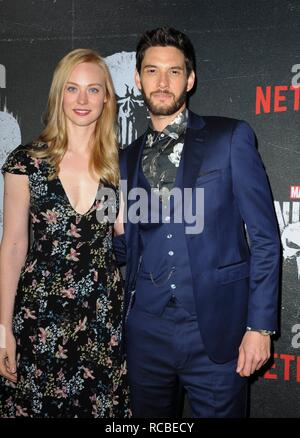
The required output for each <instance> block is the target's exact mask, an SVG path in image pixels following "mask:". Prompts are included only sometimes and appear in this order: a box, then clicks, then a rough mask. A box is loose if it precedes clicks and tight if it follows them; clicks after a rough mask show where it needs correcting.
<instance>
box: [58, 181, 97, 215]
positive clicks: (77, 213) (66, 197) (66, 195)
mask: <svg viewBox="0 0 300 438" xmlns="http://www.w3.org/2000/svg"><path fill="white" fill-rule="evenodd" d="M56 178H57V181H58V183H59V185H60V187H61V188H62V191H63V194H64V197H65V199H66V201H67V203H68V204H69V206H70V208H71V209H72V210H73V212H74V213H75V215H76V216H86V215H87V214H88V213H89V212H90V211H91V210H92V208H93V207H94V205H95V202H96V200H97V194H98V191H99V187H100V184H101V181H100V180H99V182H98V186H97V190H96V193H95V196H94V201H93V203H92V205H91V206H90V208H89V209H88V210H87V211H86V212H84V213H79V212H78V211H76V210H75V208H74V207H73V205H72V204H71V202H70V198H69V196H68V194H67V192H66V189H65V188H64V185H63V183H62V181H61V179H60V177H59V176H57V177H56Z"/></svg>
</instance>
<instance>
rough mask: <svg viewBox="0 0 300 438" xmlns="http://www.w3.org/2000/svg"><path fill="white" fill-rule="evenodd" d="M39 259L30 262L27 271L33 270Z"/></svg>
mask: <svg viewBox="0 0 300 438" xmlns="http://www.w3.org/2000/svg"><path fill="white" fill-rule="evenodd" d="M36 262H37V259H35V260H34V262H32V263H30V264H29V265H28V266H27V268H26V269H25V272H32V271H33V269H34V267H35V265H36Z"/></svg>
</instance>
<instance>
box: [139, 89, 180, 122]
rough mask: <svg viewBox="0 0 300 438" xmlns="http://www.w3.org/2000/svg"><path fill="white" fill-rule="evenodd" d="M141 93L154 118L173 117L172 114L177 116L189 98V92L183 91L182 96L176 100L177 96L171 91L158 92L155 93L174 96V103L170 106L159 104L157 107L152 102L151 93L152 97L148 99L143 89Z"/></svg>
mask: <svg viewBox="0 0 300 438" xmlns="http://www.w3.org/2000/svg"><path fill="white" fill-rule="evenodd" d="M141 92H142V95H143V98H144V101H145V105H146V107H147V108H148V110H149V111H150V113H152V114H153V115H154V116H171V115H172V114H175V113H176V112H177V111H178V110H179V109H180V108H181V107H182V105H183V104H184V103H185V102H186V97H187V91H186V90H183V92H182V93H181V94H180V96H179V97H178V98H177V99H176V100H175V95H174V94H173V93H170V92H169V91H161V90H157V91H155V92H154V93H157V92H160V93H166V94H168V95H171V96H173V102H172V103H170V104H169V105H167V104H157V105H155V104H154V103H153V102H152V100H151V94H154V93H151V94H150V97H147V96H146V94H145V92H144V89H143V87H142V88H141Z"/></svg>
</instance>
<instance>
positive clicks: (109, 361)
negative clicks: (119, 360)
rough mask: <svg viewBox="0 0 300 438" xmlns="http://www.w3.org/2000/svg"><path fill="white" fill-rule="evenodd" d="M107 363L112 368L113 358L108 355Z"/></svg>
mask: <svg viewBox="0 0 300 438" xmlns="http://www.w3.org/2000/svg"><path fill="white" fill-rule="evenodd" d="M106 365H107V366H108V368H111V367H112V360H111V358H110V357H107V358H106Z"/></svg>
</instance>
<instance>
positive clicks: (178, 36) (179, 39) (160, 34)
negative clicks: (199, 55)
mask: <svg viewBox="0 0 300 438" xmlns="http://www.w3.org/2000/svg"><path fill="white" fill-rule="evenodd" d="M156 46H162V47H166V46H173V47H176V48H177V49H178V50H180V51H181V52H182V53H183V55H184V58H185V66H186V71H187V75H188V76H189V75H190V73H191V72H192V70H194V71H195V70H196V67H195V64H196V62H195V51H194V47H193V45H192V43H191V41H190V39H189V38H188V37H187V36H186V35H185V34H184V33H182V32H180V31H179V30H176V29H174V28H172V27H158V28H157V29H152V30H148V31H147V32H145V33H144V34H143V35H142V36H141V38H140V40H139V42H138V45H137V48H136V69H137V71H138V72H139V73H140V72H141V67H142V62H143V59H144V56H145V51H146V50H147V49H149V48H150V47H156Z"/></svg>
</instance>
